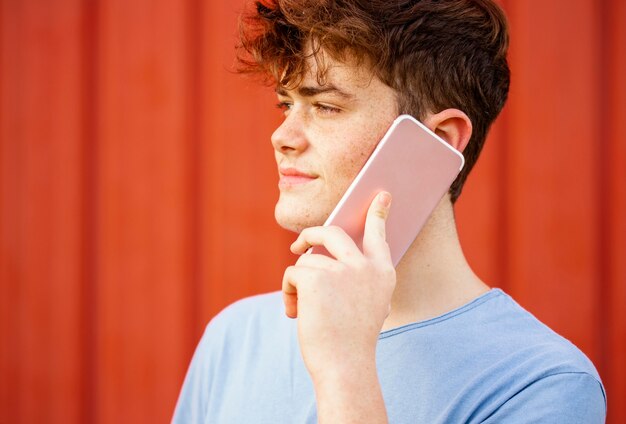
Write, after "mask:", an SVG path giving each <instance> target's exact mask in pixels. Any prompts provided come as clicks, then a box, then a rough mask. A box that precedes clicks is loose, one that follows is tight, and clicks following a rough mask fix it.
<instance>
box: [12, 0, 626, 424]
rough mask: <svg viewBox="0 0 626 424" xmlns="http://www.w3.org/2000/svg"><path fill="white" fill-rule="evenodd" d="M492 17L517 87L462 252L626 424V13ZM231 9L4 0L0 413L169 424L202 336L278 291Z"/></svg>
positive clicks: (547, 9)
mask: <svg viewBox="0 0 626 424" xmlns="http://www.w3.org/2000/svg"><path fill="white" fill-rule="evenodd" d="M235 3H237V4H239V2H235ZM503 3H504V7H505V9H506V11H507V13H508V16H509V19H510V26H511V33H512V45H511V50H510V63H511V68H512V82H513V85H512V91H511V96H510V101H509V103H508V106H507V107H506V109H505V112H504V114H503V116H502V117H501V118H500V120H499V122H498V123H497V124H496V126H495V128H494V129H493V132H492V135H491V137H490V139H489V140H488V142H487V146H486V149H485V153H484V157H483V158H482V159H481V160H480V161H479V164H478V166H477V168H476V170H475V172H474V174H473V175H472V176H471V177H470V180H469V182H468V185H467V187H466V190H465V193H464V195H463V196H462V197H461V200H460V201H459V206H458V211H457V214H458V221H459V225H460V227H461V236H462V239H463V242H464V246H465V250H466V253H467V255H468V256H469V258H470V260H471V262H472V263H473V264H474V265H475V267H476V269H477V271H478V273H479V274H480V275H482V276H483V277H484V278H485V279H486V280H487V281H488V282H490V283H491V284H492V285H494V286H499V287H502V288H504V289H505V290H507V291H508V292H510V293H511V294H512V295H513V296H514V297H516V298H517V299H518V301H519V302H520V303H521V304H522V305H524V306H525V307H526V308H527V309H529V310H530V311H531V312H533V313H534V314H536V315H537V316H538V317H539V318H540V319H542V320H544V321H545V322H546V323H548V324H549V325H551V326H552V327H553V328H554V329H555V330H557V331H558V332H560V333H562V334H563V335H565V336H566V337H568V338H569V339H571V340H572V341H573V342H574V343H576V344H577V345H578V346H579V347H581V348H582V349H583V350H584V351H585V352H586V353H587V354H588V355H589V356H590V357H591V358H592V360H593V361H594V362H595V364H596V365H597V367H598V369H599V371H600V373H601V375H602V377H603V379H604V382H605V385H606V388H607V391H608V394H609V402H610V405H609V407H610V409H609V415H610V420H609V422H612V423H618V422H626V404H625V403H624V402H621V400H623V399H624V398H626V312H625V311H626V224H625V221H626V220H625V219H624V218H625V217H626V143H625V141H626V140H625V137H624V134H626V87H625V82H624V75H626V2H623V1H621V0H604V1H593V0H576V1H571V0H560V1H556V0H555V1H550V2H545V1H541V0H506V1H503ZM238 8H239V7H238V6H233V5H232V2H229V1H226V0H222V1H217V0H216V1H212V2H206V1H202V0H184V1H183V0H150V1H148V0H133V1H125V0H107V1H80V0H57V1H55V2H51V1H48V0H0V422H2V423H83V422H89V423H156V422H166V421H167V420H168V419H169V417H170V415H171V412H172V410H173V407H174V404H175V401H176V397H177V394H178V390H179V387H180V384H181V382H182V379H183V376H184V373H185V370H186V367H187V364H188V361H189V359H190V356H191V354H192V352H193V349H194V347H195V344H196V342H197V340H198V338H199V336H200V334H201V331H202V329H203V326H204V325H205V323H206V322H207V321H208V320H209V319H210V318H211V317H212V316H213V315H214V314H215V313H216V312H218V311H219V310H220V309H221V308H222V307H224V306H225V305H227V304H228V303H230V302H232V301H233V300H235V299H237V298H240V297H242V296H246V295H250V294H253V293H259V292H264V291H269V290H275V289H278V288H279V285H280V278H281V276H282V271H283V269H284V268H285V266H287V264H289V263H290V262H292V261H293V260H294V258H293V257H292V256H291V255H290V254H289V253H288V249H287V246H288V244H289V242H290V241H291V240H292V239H293V238H294V237H293V235H291V234H288V233H286V232H283V231H281V230H280V229H278V228H277V226H276V224H275V223H274V221H273V204H274V200H275V197H276V194H277V193H276V191H277V190H276V189H275V187H276V176H275V169H274V164H273V156H272V151H271V146H270V144H269V135H270V134H271V131H272V129H273V128H274V127H275V125H276V124H277V122H279V120H280V115H279V113H278V112H277V111H276V110H274V109H273V107H272V106H273V104H274V102H275V100H274V99H273V95H272V93H271V90H267V89H263V88H261V87H257V86H256V85H255V84H254V83H253V82H251V81H249V80H246V79H243V78H241V77H239V76H237V75H234V74H233V73H232V72H230V71H229V69H230V68H231V65H232V63H233V48H232V46H233V44H234V42H235V22H236V15H237V10H238Z"/></svg>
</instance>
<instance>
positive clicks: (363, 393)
mask: <svg viewBox="0 0 626 424" xmlns="http://www.w3.org/2000/svg"><path fill="white" fill-rule="evenodd" d="M312 378H313V384H314V387H315V396H316V400H317V406H318V419H319V422H320V423H351V422H354V423H362V422H368V423H386V422H387V415H386V409H385V403H384V400H383V397H382V391H381V388H380V383H379V381H378V373H377V370H376V360H375V357H372V358H371V359H365V358H355V360H354V361H350V363H349V364H341V366H336V365H333V366H331V365H330V364H329V366H328V367H325V369H324V370H323V371H320V372H319V373H317V375H313V374H312Z"/></svg>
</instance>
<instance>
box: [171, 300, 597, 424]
mask: <svg viewBox="0 0 626 424" xmlns="http://www.w3.org/2000/svg"><path fill="white" fill-rule="evenodd" d="M296 325H297V323H296V321H295V320H291V319H289V318H287V317H286V316H285V314H284V307H283V303H282V298H281V295H280V293H271V294H267V295H261V296H255V297H251V298H248V299H244V300H241V301H239V302H237V303H235V304H233V305H231V306H229V307H228V308H226V309H225V310H224V311H222V312H221V313H220V314H219V315H218V316H216V317H215V318H214V319H213V320H212V321H211V323H210V324H209V325H208V326H207V329H206V331H205V333H204V336H203V337H202V340H201V341H200V344H199V345H198V348H197V350H196V353H195V355H194V358H193V360H192V362H191V365H190V368H189V371H188V373H187V377H186V379H185V383H184V385H183V388H182V391H181V393H180V398H179V400H178V404H177V407H176V411H175V414H174V419H173V422H174V423H211V424H221V423H225V424H231V423H233V424H245V423H255V424H263V423H268V424H269V423H271V424H277V423H315V422H316V421H317V416H316V407H315V394H314V391H313V385H312V382H311V379H310V377H309V374H308V372H307V370H306V368H305V366H304V363H303V361H302V357H301V354H300V349H299V345H298V337H297V329H296ZM376 360H377V368H378V375H379V380H380V384H381V387H382V391H383V396H384V399H385V405H386V407H387V414H388V416H389V422H390V423H398V424H401V423H428V424H435V423H455V424H456V423H512V424H514V423H567V424H575V423H585V424H593V423H603V422H604V420H605V414H606V398H605V393H604V389H603V387H602V384H601V382H600V378H599V376H598V373H597V372H596V370H595V368H594V366H593V364H592V363H591V362H590V361H589V359H587V357H586V356H585V355H584V354H583V353H582V352H581V351H580V350H578V349H577V348H576V347H575V346H574V345H573V344H571V343H570V342H569V341H567V340H566V339H564V338H563V337H561V336H559V335H558V334H556V333H554V332H553V331H552V330H550V329H549V328H548V327H546V326H545V325H544V324H542V323H541V322H539V321H538V320H537V319H536V318H535V317H533V316H532V315H531V314H530V313H528V312H527V311H526V310H524V309H523V308H522V307H521V306H519V305H518V304H517V303H516V302H515V301H514V300H513V299H511V297H509V296H508V295H507V294H505V293H504V292H502V290H500V289H492V290H491V291H489V292H488V293H486V294H484V295H482V296H480V297H479V298H477V299H475V300H473V301H472V302H470V303H468V304H467V305H465V306H462V307H460V308H458V309H455V310H453V311H451V312H448V313H446V314H444V315H441V316H439V317H437V318H433V319H429V320H426V321H422V322H417V323H414V324H409V325H405V326H403V327H399V328H396V329H392V330H389V331H384V332H382V333H381V334H380V337H379V341H378V346H377V352H376Z"/></svg>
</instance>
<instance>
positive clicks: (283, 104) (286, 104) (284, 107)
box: [276, 102, 293, 113]
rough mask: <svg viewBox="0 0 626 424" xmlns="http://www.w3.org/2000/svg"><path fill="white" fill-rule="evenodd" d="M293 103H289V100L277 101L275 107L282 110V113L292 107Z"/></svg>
mask: <svg viewBox="0 0 626 424" xmlns="http://www.w3.org/2000/svg"><path fill="white" fill-rule="evenodd" d="M292 106H293V103H289V102H278V103H276V107H277V108H278V109H280V110H282V111H283V113H287V112H289V110H290V109H291V108H292Z"/></svg>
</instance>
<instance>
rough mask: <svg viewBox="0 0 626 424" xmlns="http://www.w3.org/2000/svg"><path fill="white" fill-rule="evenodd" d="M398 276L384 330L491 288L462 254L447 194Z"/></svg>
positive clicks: (448, 307) (420, 318)
mask: <svg viewBox="0 0 626 424" xmlns="http://www.w3.org/2000/svg"><path fill="white" fill-rule="evenodd" d="M396 277H397V283H396V289H395V291H394V294H393V298H392V300H391V312H390V314H389V316H388V317H387V320H386V321H385V324H384V326H383V330H388V329H391V328H395V327H399V326H402V325H406V324H409V323H413V322H417V321H423V320H426V319H429V318H434V317H436V316H439V315H442V314H444V313H446V312H449V311H451V310H453V309H455V308H458V307H460V306H462V305H464V304H466V303H468V302H469V301H471V300H473V299H475V298H476V297H478V296H480V295H481V294H483V293H485V292H487V291H488V290H489V287H488V286H487V285H486V284H485V283H483V282H482V281H481V280H480V279H479V278H478V277H477V276H476V275H475V274H474V272H473V271H472V269H471V268H470V266H469V265H468V263H467V261H466V259H465V256H464V255H463V251H462V249H461V244H460V242H459V237H458V233H457V230H456V224H455V220H454V210H453V207H452V203H451V202H450V198H449V196H448V195H446V196H444V198H443V199H442V200H441V202H440V203H439V205H438V206H437V207H436V208H435V210H434V211H433V213H432V214H431V216H430V218H429V220H428V221H427V223H426V224H425V225H424V228H422V231H421V232H420V234H419V235H418V236H417V238H416V239H415V241H414V242H413V243H412V244H411V246H410V247H409V249H408V250H407V252H406V254H405V255H404V257H403V258H402V260H401V261H400V263H399V264H398V266H397V267H396Z"/></svg>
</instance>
